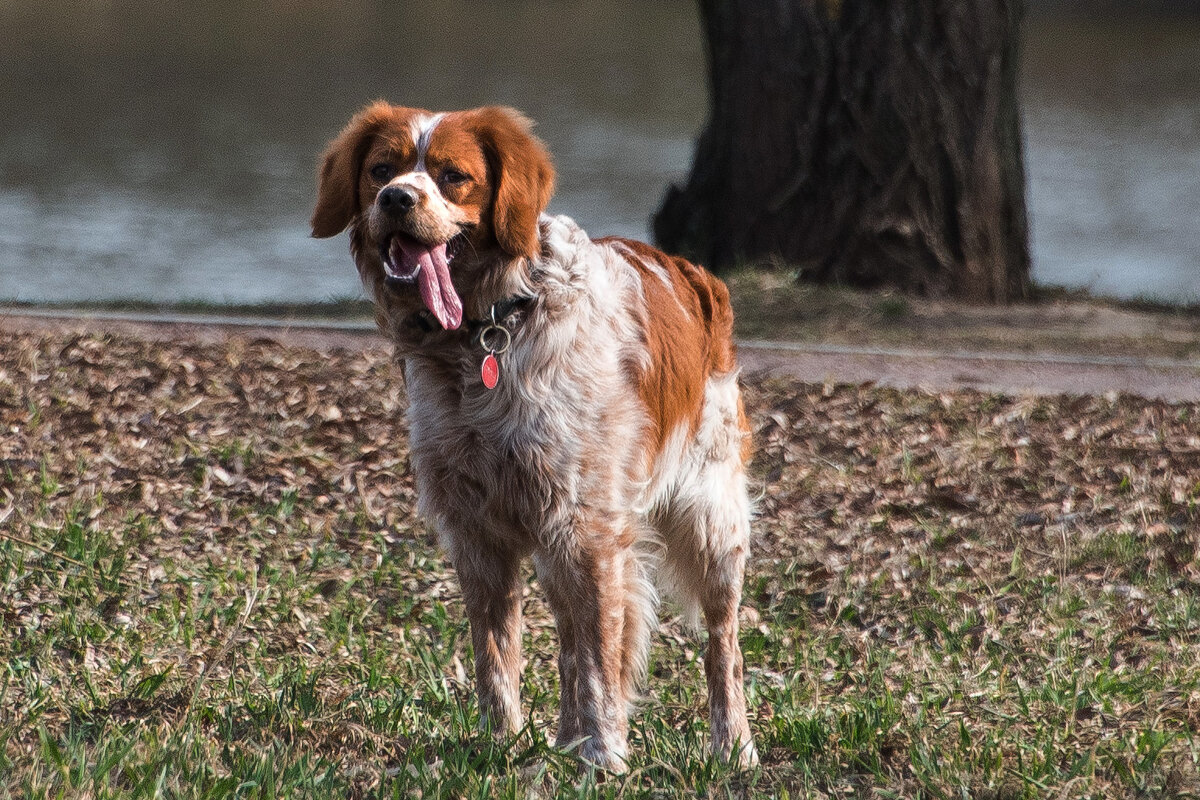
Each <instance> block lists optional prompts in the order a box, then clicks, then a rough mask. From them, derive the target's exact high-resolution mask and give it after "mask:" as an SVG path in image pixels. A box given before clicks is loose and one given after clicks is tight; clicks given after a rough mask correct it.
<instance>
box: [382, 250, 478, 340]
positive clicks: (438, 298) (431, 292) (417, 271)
mask: <svg viewBox="0 0 1200 800" xmlns="http://www.w3.org/2000/svg"><path fill="white" fill-rule="evenodd" d="M464 241H465V239H464V237H463V236H462V234H459V235H458V236H455V237H454V238H452V239H451V240H450V241H448V242H441V243H439V244H425V243H424V242H421V241H419V240H417V239H414V238H413V237H411V236H408V235H407V234H403V233H397V234H395V235H393V236H391V237H390V238H388V239H386V240H385V241H384V242H383V244H382V245H381V247H380V258H382V259H383V271H384V274H385V276H386V280H387V284H388V286H389V287H391V288H393V289H395V288H399V287H400V286H407V285H410V284H414V283H415V284H417V289H418V290H419V291H420V293H421V301H422V302H423V303H425V307H426V308H427V309H429V313H431V314H433V316H434V317H436V318H437V321H438V322H439V323H441V326H442V327H443V328H445V329H446V330H454V329H456V328H457V327H458V326H459V325H461V324H462V316H463V308H462V300H461V299H460V298H459V296H458V292H456V291H455V290H454V284H453V283H452V282H451V280H450V262H451V261H453V260H454V256H456V255H457V254H458V251H459V250H461V249H462V245H463V242H464Z"/></svg>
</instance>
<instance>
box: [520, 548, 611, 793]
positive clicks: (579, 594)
mask: <svg viewBox="0 0 1200 800" xmlns="http://www.w3.org/2000/svg"><path fill="white" fill-rule="evenodd" d="M614 538H615V537H614ZM631 558H632V555H631V554H630V553H629V552H628V551H624V550H617V551H616V552H603V551H601V552H595V551H586V550H584V551H575V552H573V553H572V554H570V555H569V556H566V557H563V556H559V557H552V558H545V557H543V558H539V559H537V566H538V577H539V578H540V579H541V581H542V583H543V585H544V586H545V587H546V595H547V597H548V599H549V600H550V605H551V608H552V609H553V611H554V616H555V619H556V622H557V625H558V634H559V675H560V677H561V679H562V700H561V717H560V723H559V734H558V743H559V745H560V746H566V745H569V744H573V743H575V742H577V741H578V742H581V744H580V746H579V755H580V757H581V758H582V759H583V760H584V761H587V762H589V763H592V764H595V765H597V766H599V767H603V768H605V769H609V770H612V771H614V772H623V771H624V770H625V768H626V766H625V760H626V756H627V745H626V737H627V733H628V728H629V719H628V705H627V704H628V700H629V698H628V697H626V695H625V686H624V682H623V681H622V667H623V664H624V657H623V653H622V651H623V648H624V625H625V605H626V604H625V597H624V595H625V590H626V581H625V573H626V571H627V570H629V569H631V568H632V564H631V562H630V559H631Z"/></svg>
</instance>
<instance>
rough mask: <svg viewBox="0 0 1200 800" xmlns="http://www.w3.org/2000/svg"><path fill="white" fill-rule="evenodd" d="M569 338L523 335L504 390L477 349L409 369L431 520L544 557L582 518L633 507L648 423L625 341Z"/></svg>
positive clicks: (506, 364) (415, 453)
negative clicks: (484, 375)
mask: <svg viewBox="0 0 1200 800" xmlns="http://www.w3.org/2000/svg"><path fill="white" fill-rule="evenodd" d="M559 327H564V326H557V327H556V326H554V325H532V326H530V328H527V329H524V330H522V331H521V332H520V333H519V334H518V335H516V336H514V338H513V346H512V348H511V349H510V350H509V351H508V352H506V353H503V354H501V355H500V356H499V364H500V378H499V382H498V385H497V386H496V387H495V388H494V389H487V388H486V387H484V385H483V383H482V379H481V378H480V375H479V367H480V364H481V363H482V361H483V358H484V356H485V355H486V353H485V352H483V351H481V350H479V349H478V348H466V349H464V350H463V351H460V352H459V353H458V354H457V357H456V358H454V359H448V360H438V361H435V360H428V359H422V358H410V359H408V360H407V361H406V364H405V382H406V386H407V390H408V396H409V413H408V422H409V434H410V441H411V447H412V458H413V463H414V466H415V469H416V474H417V482H418V494H419V496H420V510H421V513H422V515H423V516H425V517H427V518H429V519H432V520H435V521H436V520H453V521H454V523H455V524H454V526H453V527H455V528H456V529H457V530H464V529H465V530H477V531H479V532H480V533H481V534H486V535H488V536H490V537H500V538H502V539H504V540H506V541H508V542H509V543H510V544H515V545H519V546H521V547H522V548H534V547H537V546H538V545H539V544H546V543H547V539H549V538H552V537H554V536H555V535H557V533H556V532H558V531H562V530H565V529H567V528H569V527H570V526H572V525H573V524H574V522H575V521H576V520H577V518H578V516H579V515H580V514H581V513H604V512H605V511H606V509H617V508H621V507H628V505H629V504H630V503H631V502H632V501H633V497H634V496H635V495H636V492H637V489H638V487H637V485H636V476H637V474H638V472H639V464H640V463H641V461H642V454H641V452H640V448H641V446H642V441H643V437H642V435H641V434H642V432H643V429H644V427H645V424H646V420H645V415H644V412H643V411H642V409H641V407H640V406H639V405H638V404H637V402H636V399H635V395H634V393H633V392H632V390H631V389H630V387H629V386H628V385H627V382H628V370H627V369H626V368H625V365H623V364H622V362H621V355H620V353H621V347H620V342H614V341H613V340H612V339H611V338H608V337H601V338H600V339H595V338H591V337H580V336H579V335H578V331H577V330H574V327H575V326H573V325H567V326H565V327H566V328H567V330H561V329H559ZM435 527H438V528H440V527H441V526H440V525H435Z"/></svg>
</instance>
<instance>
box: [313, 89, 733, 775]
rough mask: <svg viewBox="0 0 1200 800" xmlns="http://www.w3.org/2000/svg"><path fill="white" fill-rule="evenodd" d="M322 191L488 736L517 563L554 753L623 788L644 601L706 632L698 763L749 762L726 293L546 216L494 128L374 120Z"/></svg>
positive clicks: (405, 111) (511, 145)
mask: <svg viewBox="0 0 1200 800" xmlns="http://www.w3.org/2000/svg"><path fill="white" fill-rule="evenodd" d="M319 182H320V186H319V191H318V198H317V206H316V210H315V211H314V213H313V217H312V231H313V235H314V236H318V237H327V236H333V235H335V234H338V233H340V232H341V231H342V230H345V229H346V228H349V229H350V250H351V254H352V256H353V258H354V261H355V263H356V264H357V266H358V271H359V273H360V275H361V276H362V280H363V282H364V283H365V284H366V286H367V287H368V289H370V291H371V292H372V293H373V295H374V299H375V304H376V320H377V322H378V323H379V326H380V328H381V329H382V330H383V331H384V332H385V333H386V334H387V335H389V336H390V337H391V339H392V340H393V341H394V343H395V346H396V352H397V356H398V358H399V359H400V360H401V361H402V362H403V369H404V377H405V384H406V388H407V393H408V400H409V404H410V407H409V415H408V416H409V425H410V438H411V447H412V460H413V465H414V468H415V471H416V476H417V489H418V494H419V511H420V513H421V514H422V516H423V517H425V518H426V519H428V520H429V521H430V522H431V524H432V525H433V526H434V528H435V529H436V532H437V534H438V538H439V541H440V542H441V544H442V546H443V547H444V548H445V550H446V551H447V553H448V555H449V558H450V560H451V561H452V563H453V565H454V568H455V570H456V571H457V573H458V578H459V582H460V583H461V586H462V593H463V600H464V603H465V605H466V610H467V614H468V616H469V618H470V624H471V639H472V642H473V644H474V650H475V674H476V681H477V684H478V693H479V702H480V705H481V707H482V711H483V717H484V719H485V720H486V723H487V724H489V725H490V726H491V727H492V728H493V729H494V730H497V731H501V732H512V731H516V730H517V729H518V728H519V727H520V726H521V721H522V718H523V717H522V714H521V709H520V699H519V697H518V686H519V672H520V669H521V653H520V648H521V590H522V582H521V577H520V569H519V567H520V562H521V560H522V558H524V557H525V556H532V558H533V562H534V565H535V567H536V570H537V575H538V578H539V580H540V581H541V583H542V585H543V586H544V587H545V591H546V594H547V596H548V598H549V602H550V607H551V609H552V610H553V613H554V616H555V620H556V622H557V627H558V636H559V642H560V646H561V650H560V655H559V663H558V668H559V673H560V676H561V684H562V698H561V704H560V722H559V728H558V735H557V742H558V744H559V746H563V747H566V746H572V745H578V747H579V752H580V754H581V755H582V757H583V758H584V759H586V760H587V761H589V762H591V763H593V764H597V765H599V766H602V767H606V768H608V769H613V770H621V769H624V765H625V760H626V734H627V731H628V713H629V704H630V701H631V700H632V699H633V697H634V695H635V692H636V690H637V686H638V683H639V681H640V680H641V679H642V677H643V676H644V673H645V669H646V654H647V649H648V647H649V638H650V632H651V629H652V628H653V626H654V625H655V623H656V603H657V596H656V591H655V586H656V584H657V585H660V586H666V587H667V588H670V589H674V590H675V592H676V593H677V594H678V595H679V596H680V599H681V600H682V601H683V602H685V604H687V605H688V606H689V607H690V608H692V609H695V608H696V607H698V608H699V610H700V611H702V612H703V615H704V620H705V622H706V625H707V628H708V633H709V640H708V650H707V654H706V656H705V660H704V668H705V672H706V674H707V678H708V691H709V707H710V712H711V725H712V738H713V749H714V751H715V752H716V753H717V754H718V755H719V756H721V757H723V758H726V759H733V760H735V761H737V762H738V763H740V764H743V765H749V764H752V763H754V762H755V760H756V755H755V751H754V745H753V743H752V741H751V736H750V726H749V724H748V722H747V720H746V700H745V696H744V693H743V678H742V653H741V650H740V648H739V646H738V604H739V601H740V597H741V591H742V577H743V571H744V566H745V561H746V556H747V551H748V547H749V538H750V502H749V500H748V497H747V491H746V475H745V470H746V461H747V459H748V456H749V450H750V438H749V433H748V427H747V422H746V417H745V413H744V411H743V407H742V401H741V394H740V392H739V389H738V382H737V366H736V363H735V360H734V348H733V344H732V341H731V336H732V321H733V318H732V312H731V310H730V305H729V295H728V292H727V290H726V288H725V285H724V284H723V283H722V282H721V281H719V280H718V279H716V278H714V277H713V276H712V275H710V274H708V273H707V272H705V271H704V270H703V269H701V268H699V267H696V266H693V265H692V264H689V263H688V262H686V261H684V260H683V259H680V258H675V257H672V256H668V255H665V254H663V253H661V252H659V251H658V250H655V249H654V248H652V247H649V246H648V245H645V244H641V243H638V242H633V241H627V240H624V239H617V238H605V239H595V240H593V239H590V238H588V236H587V234H585V233H584V232H583V231H582V230H580V229H579V228H578V227H577V226H576V225H575V223H574V222H573V221H571V220H570V219H568V218H567V217H562V216H557V217H556V216H548V215H546V214H544V213H543V211H544V210H545V208H546V205H547V204H548V202H549V200H550V195H551V192H552V190H553V183H554V169H553V167H552V166H551V163H550V158H549V155H548V154H547V152H546V149H545V147H544V146H543V144H542V143H541V142H540V141H539V140H538V139H536V138H535V137H534V136H533V135H532V134H531V133H530V123H529V121H528V120H526V119H525V118H524V117H523V116H521V115H520V114H519V113H517V112H516V111H513V110H511V109H506V108H495V107H493V108H479V109H475V110H471V111H458V112H451V113H443V114H435V113H430V112H427V111H422V110H418V109H411V108H398V107H394V106H391V105H388V104H386V103H376V104H374V105H371V106H369V107H367V108H366V109H364V110H363V111H362V112H360V113H359V114H358V115H357V116H355V117H354V118H353V119H352V120H351V121H350V124H349V125H348V126H347V127H346V128H345V130H343V131H342V132H341V134H340V135H339V136H338V137H337V138H336V139H335V140H334V141H333V142H332V143H331V144H330V145H329V148H328V150H327V151H326V153H325V155H324V160H323V162H322V164H321V168H320V174H319Z"/></svg>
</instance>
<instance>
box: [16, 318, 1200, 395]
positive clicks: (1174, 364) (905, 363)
mask: <svg viewBox="0 0 1200 800" xmlns="http://www.w3.org/2000/svg"><path fill="white" fill-rule="evenodd" d="M64 328H65V329H69V330H77V331H80V332H89V333H95V332H107V333H114V334H119V335H124V336H132V337H136V338H142V339H146V340H148V341H163V340H175V339H190V340H194V341H204V342H220V341H225V340H228V339H230V338H234V337H241V338H247V339H258V338H266V339H272V340H275V341H279V342H281V343H285V344H288V345H293V346H297V347H307V348H312V349H314V350H330V349H334V348H341V349H348V350H354V349H380V350H386V349H387V348H388V344H387V342H386V341H385V340H384V339H383V338H382V337H381V336H379V335H378V334H377V333H376V332H375V331H374V329H373V328H372V327H371V326H369V325H367V324H362V323H353V322H337V323H327V324H326V323H317V322H312V321H298V320H292V321H277V320H267V319H234V318H226V317H220V316H188V317H177V318H161V317H152V316H150V315H138V314H99V313H97V314H88V315H73V316H67V315H59V314H53V313H47V312H40V311H30V310H26V309H3V310H0V331H4V332H11V333H36V332H39V331H47V332H49V331H61V330H63V329H64ZM739 353H740V358H741V362H742V367H743V369H744V370H745V371H747V372H760V371H765V372H769V373H771V374H774V375H780V376H789V377H796V378H799V379H801V380H803V381H806V382H815V383H823V382H835V383H871V382H874V383H877V384H881V385H886V386H894V387H898V388H923V389H930V390H938V389H953V388H960V387H968V388H973V389H978V390H980V391H987V392H999V393H1004V394H1025V393H1033V394H1105V393H1108V392H1121V393H1128V394H1133V395H1138V396H1142V397H1150V398H1159V399H1164V400H1172V401H1192V402H1195V401H1200V362H1196V361H1189V360H1180V359H1170V358H1138V357H1129V356H1115V357H1110V356H1103V355H1098V354H1097V355H1078V354H1069V355H1066V354H1053V353H1042V354H1015V353H1002V352H983V351H979V352H963V351H954V352H935V351H930V350H921V349H906V348H893V347H886V348H882V347H873V346H870V345H846V346H843V345H823V344H817V343H793V342H766V341H743V342H741V343H740V349H739Z"/></svg>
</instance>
